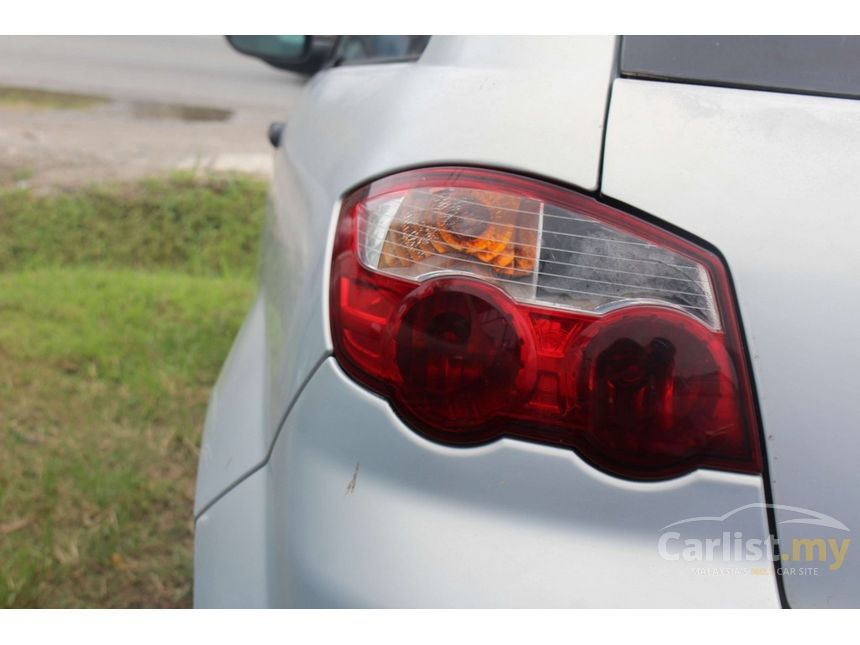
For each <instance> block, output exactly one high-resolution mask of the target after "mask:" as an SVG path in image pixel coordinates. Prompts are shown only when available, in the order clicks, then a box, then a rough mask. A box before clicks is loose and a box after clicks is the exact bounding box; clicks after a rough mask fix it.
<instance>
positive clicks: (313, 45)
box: [227, 36, 336, 76]
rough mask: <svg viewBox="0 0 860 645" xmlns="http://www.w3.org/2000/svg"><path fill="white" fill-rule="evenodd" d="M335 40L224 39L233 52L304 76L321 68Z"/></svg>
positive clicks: (302, 38)
mask: <svg viewBox="0 0 860 645" xmlns="http://www.w3.org/2000/svg"><path fill="white" fill-rule="evenodd" d="M335 40H336V38H335V37H334V36H227V42H228V43H230V46H231V47H232V48H233V49H235V50H236V51H237V52H239V53H241V54H246V55H248V56H253V57H254V58H259V59H260V60H262V61H264V62H266V63H268V64H269V65H271V66H272V67H277V68H278V69H286V70H289V71H291V72H296V73H298V74H304V75H305V76H310V75H311V74H314V73H315V72H317V71H318V70H319V69H320V68H322V67H323V65H325V63H326V62H327V61H328V60H329V58H330V57H331V54H332V51H333V50H334V44H335Z"/></svg>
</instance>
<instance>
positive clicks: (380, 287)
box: [331, 168, 760, 478]
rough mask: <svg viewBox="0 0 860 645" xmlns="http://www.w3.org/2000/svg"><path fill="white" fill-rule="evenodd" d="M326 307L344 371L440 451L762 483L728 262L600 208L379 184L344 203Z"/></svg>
mask: <svg viewBox="0 0 860 645" xmlns="http://www.w3.org/2000/svg"><path fill="white" fill-rule="evenodd" d="M331 297H332V329H333V339H334V343H335V354H336V356H337V358H338V360H339V361H340V363H341V364H342V366H343V367H344V369H345V370H346V371H347V372H348V373H349V374H350V375H351V376H352V377H353V378H355V379H356V380H358V381H359V382H361V383H363V384H364V385H366V386H367V387H369V388H370V389H372V390H373V391H375V392H378V393H379V394H381V395H383V396H385V397H387V398H388V399H389V401H390V402H391V404H392V405H393V407H394V408H395V410H397V411H398V413H399V414H401V416H403V417H404V419H405V420H406V421H407V422H408V423H409V424H410V425H412V426H413V427H414V428H415V429H416V430H418V431H419V432H422V433H423V434H425V435H427V436H429V437H431V438H433V439H436V440H440V441H444V442H446V443H454V444H475V443H480V442H484V441H490V440H493V439H496V438H498V437H501V436H511V437H520V438H525V439H530V440H533V441H539V442H543V443H550V444H554V445H563V446H568V447H572V448H574V449H576V450H577V451H578V452H579V453H580V454H581V455H583V456H584V457H585V458H587V459H589V460H591V461H592V462H593V463H595V464H597V465H599V466H600V467H602V468H604V469H606V470H609V471H612V472H615V473H618V474H622V475H625V476H629V477H636V478H659V477H666V476H673V475H677V474H681V473H683V472H688V471H689V470H692V469H694V468H697V467H700V466H708V467H714V468H723V469H730V470H736V471H741V472H758V471H759V470H760V458H759V453H758V444H757V441H756V440H755V425H754V424H755V417H754V413H753V408H752V397H751V394H750V383H749V377H748V375H747V373H746V369H745V366H744V362H743V359H742V354H741V351H740V347H741V345H740V333H739V329H738V325H737V320H736V318H737V317H736V315H735V313H734V308H733V303H732V298H731V293H730V291H729V287H728V278H727V275H726V272H725V268H724V267H723V265H722V263H721V261H720V260H719V258H717V257H716V256H715V255H714V254H712V253H710V252H708V251H706V250H704V249H702V248H700V247H698V246H696V245H694V244H691V243H690V242H688V241H686V240H684V239H683V238H680V237H678V236H676V235H674V234H672V233H669V232H667V231H665V230H663V229H660V228H658V227H656V226H654V225H651V224H648V223H646V222H644V221H642V220H640V219H638V218H635V217H633V216H630V215H628V214H626V213H623V212H621V211H618V210H615V209H613V208H610V207H608V206H606V205H605V204H602V203H600V202H597V201H596V200H594V199H591V198H589V197H586V196H583V195H580V194H577V193H574V192H572V191H567V190H563V189H559V188H557V187H554V186H551V185H549V184H545V183H542V182H537V181H532V180H528V179H524V178H521V177H516V176H514V175H509V174H506V173H499V172H492V171H484V170H474V169H465V168H435V169H429V170H423V171H410V172H406V173H401V174H398V175H394V176H392V177H389V178H387V179H383V180H380V181H377V182H374V183H373V184H371V185H369V186H367V187H365V188H363V189H361V190H359V191H357V192H356V193H355V194H353V195H352V196H350V198H349V199H347V200H346V201H345V203H344V207H343V211H342V214H341V220H340V223H339V229H338V234H337V239H336V243H335V254H334V259H333V270H332V290H331Z"/></svg>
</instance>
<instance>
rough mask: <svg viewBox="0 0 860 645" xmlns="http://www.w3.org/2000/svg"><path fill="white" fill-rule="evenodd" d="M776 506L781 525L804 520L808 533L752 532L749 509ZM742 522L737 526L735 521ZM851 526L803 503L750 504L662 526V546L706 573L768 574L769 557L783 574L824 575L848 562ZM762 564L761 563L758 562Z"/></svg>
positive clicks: (662, 550) (673, 558)
mask: <svg viewBox="0 0 860 645" xmlns="http://www.w3.org/2000/svg"><path fill="white" fill-rule="evenodd" d="M768 508H772V509H775V510H777V511H779V512H780V517H782V518H783V519H781V520H780V521H779V522H778V523H777V524H803V525H808V526H809V527H810V528H809V529H808V530H806V531H804V536H803V537H792V538H791V539H789V540H787V541H786V542H784V543H782V544H781V543H780V542H779V539H778V538H776V537H773V536H768V537H766V538H762V537H749V536H747V535H746V534H745V533H744V531H743V526H744V524H745V523H744V522H742V521H741V519H742V517H743V513H744V512H745V511H746V512H755V511H753V510H752V509H756V510H766V509H768ZM734 524H737V526H733V525H734ZM846 533H850V529H849V528H848V527H847V526H846V525H845V524H843V523H842V522H841V521H839V520H838V519H836V518H835V517H831V516H830V515H825V514H824V513H819V512H818V511H814V510H810V509H808V508H801V507H799V506H785V505H782V504H747V505H745V506H740V507H738V508H735V509H732V510H731V511H729V512H727V513H725V514H723V515H719V516H709V515H704V516H699V517H688V518H685V519H682V520H678V521H677V522H672V523H671V524H667V525H666V526H664V527H663V528H662V529H660V535H659V538H658V540H657V551H658V553H659V554H660V557H662V558H663V559H665V560H670V561H679V560H682V561H685V562H689V563H691V565H693V566H695V567H696V568H697V569H699V570H701V572H702V573H703V574H707V575H714V574H738V573H742V574H752V575H767V574H768V573H769V572H770V567H768V566H761V565H762V564H766V563H767V561H768V560H769V561H771V562H774V563H775V567H776V569H777V572H778V573H779V574H781V575H800V576H803V575H819V573H820V572H821V571H822V570H827V571H838V570H839V569H841V568H842V566H843V565H844V564H845V559H846V557H847V555H848V547H849V546H850V544H851V538H850V537H848V536H847V535H846ZM755 564H758V565H759V566H752V565H755Z"/></svg>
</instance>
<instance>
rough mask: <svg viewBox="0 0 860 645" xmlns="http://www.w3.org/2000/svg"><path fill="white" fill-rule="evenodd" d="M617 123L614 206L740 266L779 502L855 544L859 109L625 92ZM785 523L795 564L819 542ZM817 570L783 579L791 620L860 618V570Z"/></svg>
mask: <svg viewBox="0 0 860 645" xmlns="http://www.w3.org/2000/svg"><path fill="white" fill-rule="evenodd" d="M608 123H609V125H608V134H607V141H606V152H605V163H604V173H603V185H602V188H603V192H604V193H605V194H606V195H608V196H610V197H613V198H616V199H619V200H622V201H623V202H626V203H629V204H633V205H635V206H636V207H638V208H641V209H643V210H645V211H647V212H648V213H650V214H652V215H654V216H656V217H659V218H662V219H663V220H665V221H668V222H671V223H672V224H674V225H677V226H679V227H681V228H683V229H685V230H687V231H689V232H690V233H692V234H694V235H697V236H699V237H701V238H703V239H705V240H708V241H709V242H710V243H712V244H713V245H715V246H716V247H717V248H718V249H719V250H720V252H721V253H722V254H723V256H724V257H725V259H726V261H727V263H728V266H729V269H730V270H731V273H732V276H733V280H734V286H735V291H736V294H737V299H738V302H739V305H740V311H741V317H742V320H743V324H744V329H745V332H746V337H747V342H748V345H749V352H750V355H751V362H752V367H753V374H754V377H755V381H756V386H757V390H758V403H759V408H760V411H761V417H762V421H763V425H764V434H765V437H766V447H767V456H768V465H769V469H770V476H771V482H770V484H771V487H772V490H773V502H774V503H775V504H777V505H782V506H783V507H784V506H792V507H801V508H804V509H809V510H811V511H815V512H818V513H824V514H826V515H829V516H832V517H833V518H836V519H837V520H839V521H841V522H842V523H844V524H845V525H846V526H847V527H848V528H849V529H851V530H854V529H855V528H856V527H858V526H860V505H858V504H857V499H856V498H857V457H858V455H860V434H858V433H857V432H856V431H854V430H855V427H856V408H857V397H856V394H855V391H856V388H857V384H858V383H860V345H858V343H857V321H858V320H860V297H858V295H857V294H858V290H857V286H856V280H857V276H858V275H860V253H858V252H857V249H856V245H857V240H858V239H860V217H858V216H857V214H858V212H860V190H858V185H857V180H858V177H860V102H858V101H853V100H846V99H835V98H822V97H812V96H798V95H791V94H780V93H773V92H756V91H747V90H736V89H726V88H715V87H699V86H690V85H681V84H676V83H660V82H645V81H634V80H623V79H619V80H616V81H615V84H614V87H613V94H612V104H611V109H610V113H609V121H608ZM775 513H776V520H777V522H778V533H779V538H780V542H781V544H782V546H783V551H784V553H785V545H786V544H788V543H789V542H790V541H791V540H793V539H795V538H810V537H822V536H821V535H820V531H821V529H820V527H815V526H811V525H809V524H806V523H796V522H794V521H791V520H794V519H795V517H796V516H795V514H793V513H792V512H791V511H789V510H787V509H785V508H781V507H779V506H778V507H777V508H776V509H775ZM786 520H789V521H788V522H786ZM846 536H847V537H849V538H850V533H844V532H842V533H839V534H836V535H832V536H830V535H828V536H823V537H827V538H829V537H833V538H836V539H841V538H842V537H846ZM789 557H790V556H789ZM783 564H786V563H783ZM816 564H817V563H816ZM819 566H821V567H822V571H821V572H820V573H819V575H811V576H799V575H787V576H783V584H784V587H785V592H786V595H787V598H788V601H789V604H790V605H791V606H796V607H819V606H854V607H856V606H858V605H860V585H858V584H857V580H858V579H860V559H858V558H856V557H852V554H850V553H849V554H848V556H847V557H846V559H845V561H844V564H843V566H842V567H841V569H839V570H836V571H829V570H824V569H825V567H824V565H819Z"/></svg>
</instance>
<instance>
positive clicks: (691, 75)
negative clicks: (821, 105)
mask: <svg viewBox="0 0 860 645" xmlns="http://www.w3.org/2000/svg"><path fill="white" fill-rule="evenodd" d="M621 75H622V76H628V77H634V78H647V79H653V80H669V81H679V82H685V83H699V84H706V85H721V86H728V87H746V88H753V89H764V90H772V91H782V92H795V93H801V94H820V95H825V96H841V97H847V98H860V36H625V37H624V38H623V39H622V41H621Z"/></svg>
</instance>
